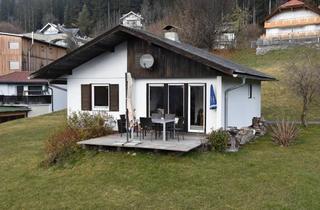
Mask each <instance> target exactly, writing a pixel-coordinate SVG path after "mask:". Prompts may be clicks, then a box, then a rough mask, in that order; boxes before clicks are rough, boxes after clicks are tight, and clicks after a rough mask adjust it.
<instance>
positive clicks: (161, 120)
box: [152, 119, 175, 124]
mask: <svg viewBox="0 0 320 210" xmlns="http://www.w3.org/2000/svg"><path fill="white" fill-rule="evenodd" d="M152 122H153V123H159V124H163V123H170V122H175V119H152Z"/></svg>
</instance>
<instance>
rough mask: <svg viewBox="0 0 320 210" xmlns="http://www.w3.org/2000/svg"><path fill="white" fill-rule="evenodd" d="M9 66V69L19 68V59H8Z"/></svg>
mask: <svg viewBox="0 0 320 210" xmlns="http://www.w3.org/2000/svg"><path fill="white" fill-rule="evenodd" d="M9 68H10V70H19V69H20V62H19V61H9Z"/></svg>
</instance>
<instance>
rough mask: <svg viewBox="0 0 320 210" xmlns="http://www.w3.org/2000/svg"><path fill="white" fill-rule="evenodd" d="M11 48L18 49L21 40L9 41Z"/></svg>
mask: <svg viewBox="0 0 320 210" xmlns="http://www.w3.org/2000/svg"><path fill="white" fill-rule="evenodd" d="M9 49H10V50H18V49H19V42H9Z"/></svg>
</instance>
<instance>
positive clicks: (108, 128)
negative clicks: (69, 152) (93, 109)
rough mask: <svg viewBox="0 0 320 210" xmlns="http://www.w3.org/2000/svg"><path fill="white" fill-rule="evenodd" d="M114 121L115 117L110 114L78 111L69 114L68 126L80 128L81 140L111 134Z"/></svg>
mask: <svg viewBox="0 0 320 210" xmlns="http://www.w3.org/2000/svg"><path fill="white" fill-rule="evenodd" d="M112 121H113V118H112V117H111V116H110V115H108V114H104V113H98V114H90V113H88V112H78V113H72V114H71V115H70V116H69V118H68V127H70V128H72V129H75V130H78V132H79V136H80V139H79V140H83V139H89V138H96V137H100V136H105V135H108V134H111V133H112V125H111V124H110V122H112Z"/></svg>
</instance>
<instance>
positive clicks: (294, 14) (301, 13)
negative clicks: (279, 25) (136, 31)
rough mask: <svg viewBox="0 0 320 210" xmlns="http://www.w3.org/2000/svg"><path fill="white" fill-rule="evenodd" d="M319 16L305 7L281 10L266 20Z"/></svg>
mask: <svg viewBox="0 0 320 210" xmlns="http://www.w3.org/2000/svg"><path fill="white" fill-rule="evenodd" d="M311 17H319V15H318V14H316V13H314V12H312V11H310V10H305V9H299V10H293V11H282V12H280V13H278V14H276V15H275V16H273V17H272V18H270V19H269V20H268V22H273V21H279V20H290V19H299V18H300V19H301V18H311Z"/></svg>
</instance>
